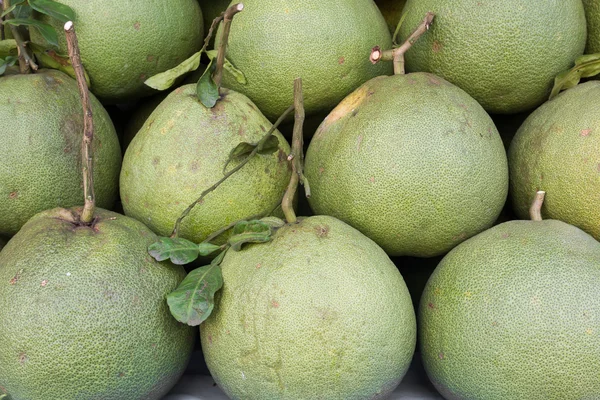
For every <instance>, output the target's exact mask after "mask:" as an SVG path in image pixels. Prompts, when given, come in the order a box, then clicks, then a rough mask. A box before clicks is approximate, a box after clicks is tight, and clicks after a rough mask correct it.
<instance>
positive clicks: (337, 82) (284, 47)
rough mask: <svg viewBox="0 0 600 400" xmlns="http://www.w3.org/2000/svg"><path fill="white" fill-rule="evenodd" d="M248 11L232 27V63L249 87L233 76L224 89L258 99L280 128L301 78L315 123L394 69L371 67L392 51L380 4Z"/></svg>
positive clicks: (340, 0) (257, 4) (309, 4)
mask: <svg viewBox="0 0 600 400" xmlns="http://www.w3.org/2000/svg"><path fill="white" fill-rule="evenodd" d="M244 7H245V8H244V11H243V12H241V13H240V14H238V15H237V16H236V17H235V21H234V22H233V24H232V26H231V33H230V36H229V42H228V43H229V47H228V51H227V58H228V59H229V60H231V62H232V63H233V64H234V65H235V66H236V67H237V68H239V69H240V70H241V71H242V72H243V73H244V74H245V76H246V79H247V84H245V85H243V84H241V83H239V82H237V81H236V79H235V78H234V77H233V76H232V75H231V74H229V73H227V72H225V73H224V77H223V83H224V85H225V86H226V87H229V88H231V89H234V90H236V91H238V92H240V93H243V94H245V95H246V96H248V97H249V98H250V99H252V101H253V102H254V103H256V105H257V106H258V108H259V109H260V110H261V111H262V112H263V113H264V114H265V116H267V118H269V119H270V120H272V121H273V120H275V119H277V118H278V117H279V116H280V115H281V114H282V113H283V112H284V111H285V110H286V109H287V108H288V107H289V106H290V105H291V104H292V103H293V88H294V84H293V83H294V79H296V78H298V77H301V78H302V82H303V91H304V106H305V109H306V113H307V115H310V114H313V113H316V112H319V111H325V112H326V111H328V110H330V109H331V108H333V107H334V106H335V105H336V104H337V103H338V102H339V101H340V100H342V99H343V98H344V96H346V95H347V94H348V93H350V92H352V91H353V90H354V89H356V88H357V87H358V86H360V85H361V84H362V83H364V82H365V81H367V80H369V79H370V78H373V77H375V76H378V75H382V74H386V73H391V71H392V67H391V65H389V64H387V63H379V64H377V65H373V64H371V62H370V61H369V54H370V52H371V48H372V47H374V46H377V45H379V46H381V47H383V48H389V47H390V46H391V38H390V33H389V31H388V29H387V25H386V23H385V20H384V19H383V17H382V16H381V13H380V12H379V10H378V9H377V6H376V5H375V3H373V1H372V0H330V1H328V2H324V1H322V0H298V1H293V2H281V1H278V0H247V1H244ZM341 27H343V29H342V28H341ZM221 31H222V29H219V33H218V36H217V38H216V45H217V46H218V44H219V42H220V33H221Z"/></svg>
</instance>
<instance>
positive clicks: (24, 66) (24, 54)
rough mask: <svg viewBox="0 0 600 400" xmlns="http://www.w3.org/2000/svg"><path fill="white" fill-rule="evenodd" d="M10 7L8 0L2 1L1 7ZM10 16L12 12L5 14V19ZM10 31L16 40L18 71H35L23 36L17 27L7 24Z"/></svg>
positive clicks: (35, 68)
mask: <svg viewBox="0 0 600 400" xmlns="http://www.w3.org/2000/svg"><path fill="white" fill-rule="evenodd" d="M9 7H10V0H4V1H3V2H2V9H3V10H8V8H9ZM10 18H12V13H10V14H8V15H7V19H10ZM4 26H5V25H2V32H3V33H4ZM9 28H10V32H11V33H12V35H13V38H14V39H15V41H16V42H17V49H18V58H19V71H20V72H21V73H22V74H28V73H29V72H30V71H31V70H34V71H37V70H38V65H37V64H36V63H35V61H34V60H33V57H32V56H31V55H30V54H29V52H28V51H27V47H25V40H24V39H23V36H21V32H19V27H18V26H14V25H9Z"/></svg>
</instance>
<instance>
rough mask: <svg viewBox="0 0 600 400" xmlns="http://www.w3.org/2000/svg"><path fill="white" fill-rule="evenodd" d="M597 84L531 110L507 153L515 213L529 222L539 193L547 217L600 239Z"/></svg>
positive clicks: (599, 91)
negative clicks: (531, 205) (531, 206)
mask: <svg viewBox="0 0 600 400" xmlns="http://www.w3.org/2000/svg"><path fill="white" fill-rule="evenodd" d="M599 98H600V82H598V81H591V82H587V83H583V84H581V85H578V86H576V87H574V88H572V89H569V90H567V91H566V92H563V93H561V94H560V95H559V96H558V97H556V98H554V99H552V100H550V101H548V102H547V103H545V104H544V105H542V106H541V107H540V108H538V109H537V110H536V111H534V112H533V113H532V114H531V115H530V116H529V117H528V118H527V119H526V120H525V122H524V123H523V125H522V126H521V127H520V128H519V130H518V131H517V134H516V136H515V138H514V139H513V141H512V143H511V147H510V151H509V165H510V177H511V184H510V185H511V197H512V201H513V206H514V209H515V212H516V213H517V215H518V216H519V217H520V218H527V215H528V210H529V204H531V201H532V199H533V194H535V192H536V191H537V190H544V191H546V201H545V202H544V207H543V208H542V212H543V215H544V216H545V217H547V218H552V219H558V220H561V221H565V222H567V223H569V224H572V225H575V226H577V227H579V228H581V229H583V230H584V231H586V232H588V233H589V234H591V235H592V236H594V237H595V238H596V239H600V198H599V197H598V193H600V104H599V103H598V99H599ZM532 193H533V194H532Z"/></svg>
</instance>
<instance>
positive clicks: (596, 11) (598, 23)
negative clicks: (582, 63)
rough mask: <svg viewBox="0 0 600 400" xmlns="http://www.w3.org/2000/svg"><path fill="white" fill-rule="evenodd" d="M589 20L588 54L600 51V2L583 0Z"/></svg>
mask: <svg viewBox="0 0 600 400" xmlns="http://www.w3.org/2000/svg"><path fill="white" fill-rule="evenodd" d="M583 7H584V8H585V17H586V20H587V28H588V39H587V47H586V48H585V52H586V54H594V53H600V2H598V1H597V0H583Z"/></svg>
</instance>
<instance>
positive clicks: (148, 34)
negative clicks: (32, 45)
mask: <svg viewBox="0 0 600 400" xmlns="http://www.w3.org/2000/svg"><path fill="white" fill-rule="evenodd" d="M60 3H62V4H65V5H67V6H69V7H71V8H72V9H73V10H74V11H75V16H76V18H75V21H74V22H75V30H76V32H77V38H78V41H79V47H80V49H81V59H82V62H83V66H84V67H85V69H86V71H87V73H88V74H89V76H90V80H91V87H90V90H91V91H92V92H93V93H94V94H95V95H96V96H98V98H99V99H100V100H102V101H103V102H109V103H119V102H126V101H128V100H132V99H136V98H139V97H143V96H148V95H150V94H152V93H153V91H152V89H150V88H149V87H147V86H145V85H144V81H145V80H146V79H148V78H150V77H151V76H153V75H156V74H158V73H160V72H163V71H166V70H168V69H170V68H173V67H175V66H176V65H178V64H179V63H181V62H182V61H183V60H185V59H187V58H188V57H189V56H191V55H192V54H193V53H195V52H197V51H198V50H200V48H201V47H202V37H203V33H204V31H203V29H204V28H203V22H202V11H200V6H199V5H198V2H197V0H171V1H169V2H168V3H165V2H164V1H162V0H136V1H121V0H106V1H90V0H60ZM40 19H41V20H42V21H44V22H47V23H50V24H51V25H52V26H54V27H55V29H56V30H57V31H58V32H59V35H58V38H59V45H60V46H59V52H61V53H63V54H67V44H66V39H65V35H64V34H62V32H63V24H62V23H60V22H58V21H57V20H55V19H53V18H50V17H47V16H42V17H40ZM31 32H32V34H31V37H32V40H33V41H34V42H36V43H40V44H44V39H43V38H42V37H41V36H40V34H39V33H37V32H36V30H34V29H32V30H31Z"/></svg>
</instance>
